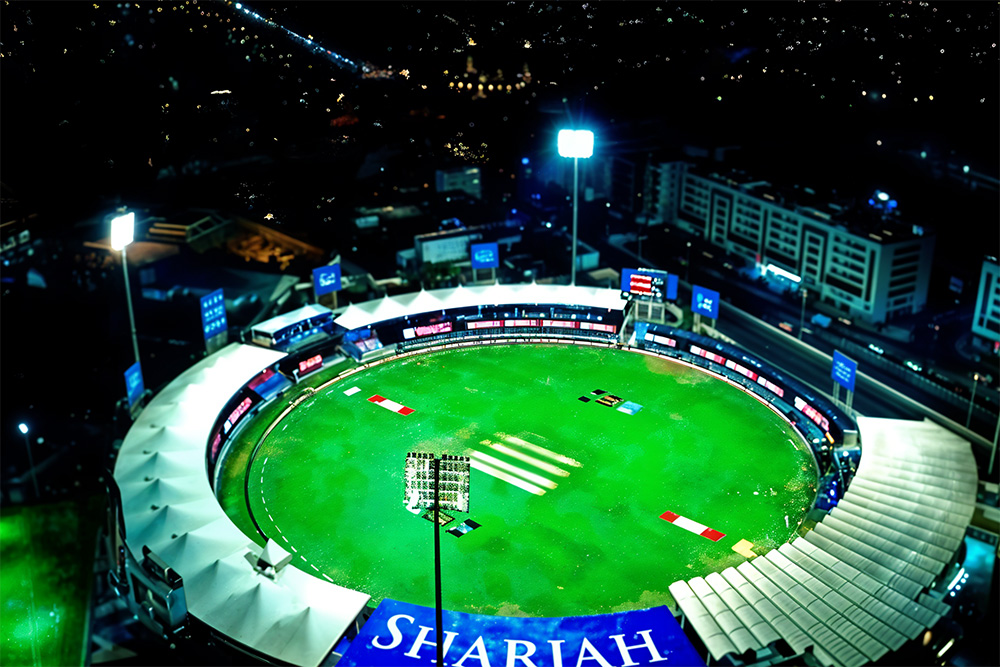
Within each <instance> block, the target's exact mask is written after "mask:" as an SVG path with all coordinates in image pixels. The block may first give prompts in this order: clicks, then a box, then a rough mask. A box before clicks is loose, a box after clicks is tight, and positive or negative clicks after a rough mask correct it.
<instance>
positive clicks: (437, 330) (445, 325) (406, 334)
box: [403, 322, 452, 340]
mask: <svg viewBox="0 0 1000 667" xmlns="http://www.w3.org/2000/svg"><path fill="white" fill-rule="evenodd" d="M451 328H452V327H451V322H438V323H437V324H428V325H426V326H422V327H410V328H407V329H403V338H405V339H407V340H409V339H411V338H418V337H420V336H433V335H434V334H442V333H448V332H450V331H451Z"/></svg>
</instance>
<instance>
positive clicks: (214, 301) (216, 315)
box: [201, 289, 228, 340]
mask: <svg viewBox="0 0 1000 667" xmlns="http://www.w3.org/2000/svg"><path fill="white" fill-rule="evenodd" d="M201 328H202V331H203V332H204V334H205V340H208V339H209V338H211V337H212V336H217V335H219V334H220V333H222V332H223V331H225V330H226V329H227V328H228V325H227V324H226V299H225V297H223V296H222V290H221V289H217V290H215V291H214V292H212V293H211V294H208V295H206V296H203V297H201Z"/></svg>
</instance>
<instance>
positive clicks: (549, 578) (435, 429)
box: [220, 345, 816, 616]
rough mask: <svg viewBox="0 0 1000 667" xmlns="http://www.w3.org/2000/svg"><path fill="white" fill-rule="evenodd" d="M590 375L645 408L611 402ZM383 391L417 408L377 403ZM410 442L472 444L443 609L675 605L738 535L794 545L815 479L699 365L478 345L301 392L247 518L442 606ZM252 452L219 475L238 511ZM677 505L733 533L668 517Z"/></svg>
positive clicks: (314, 553)
mask: <svg viewBox="0 0 1000 667" xmlns="http://www.w3.org/2000/svg"><path fill="white" fill-rule="evenodd" d="M355 386H356V387H358V388H359V389H360V391H359V392H358V393H355V394H354V395H351V396H347V395H345V393H344V391H345V390H347V389H349V388H351V387H355ZM594 390H604V391H606V392H608V393H610V394H614V395H616V396H618V397H620V398H622V399H624V400H626V401H632V402H635V403H638V404H640V405H641V406H642V409H641V410H640V411H639V412H638V413H636V414H634V415H629V414H625V413H623V412H619V411H617V410H616V409H614V408H612V407H606V406H604V405H600V404H598V403H597V399H598V398H599V396H597V395H592V394H591V392H592V391H594ZM376 394H378V395H381V396H384V397H385V398H387V399H389V400H391V401H395V402H397V403H398V404H401V405H405V406H407V407H409V408H412V409H413V410H414V412H413V413H412V414H408V415H403V414H398V413H397V412H394V411H392V410H389V409H385V407H383V406H380V405H377V404H375V403H372V402H369V400H368V399H369V398H370V397H372V396H374V395H376ZM581 396H585V397H587V398H590V399H592V400H590V401H589V402H583V401H580V400H579V397H581ZM414 450H422V451H430V452H434V453H436V454H442V453H450V454H465V455H471V456H472V457H473V468H474V469H473V471H472V480H471V496H472V500H471V512H470V514H468V515H462V514H458V513H453V515H454V516H455V517H456V520H455V522H454V524H458V523H460V522H461V521H462V520H464V519H466V518H471V519H473V520H474V521H475V522H477V523H479V524H481V527H480V528H478V529H476V530H474V531H472V532H469V533H467V534H465V535H464V536H462V537H454V536H452V535H449V534H442V537H441V539H442V563H443V572H444V575H443V578H444V585H443V597H444V605H445V607H447V608H449V609H454V610H458V611H468V612H474V613H485V614H500V615H510V616H513V615H530V616H568V615H577V614H593V613H604V612H610V611H622V610H628V609H636V608H646V607H650V606H654V605H657V604H664V603H669V602H671V599H670V596H669V593H668V592H667V586H668V585H669V584H670V583H671V582H673V581H675V580H677V579H680V578H688V577H692V576H695V575H703V574H707V573H709V572H712V571H717V570H720V569H722V568H724V567H726V566H729V565H736V564H738V563H740V562H741V561H742V560H744V556H741V555H739V554H737V553H735V552H734V551H733V549H732V547H733V546H734V545H735V544H736V543H737V542H739V541H740V540H741V539H745V540H748V541H750V542H752V543H753V544H754V548H755V550H756V551H757V552H758V553H762V552H764V551H766V550H767V549H770V548H774V547H777V546H779V545H780V544H782V543H783V542H785V541H787V540H788V539H789V538H790V537H791V536H792V535H793V534H794V533H795V531H796V528H797V526H798V523H799V522H800V521H801V520H802V519H803V518H804V516H805V514H806V512H807V511H808V509H809V508H810V507H811V506H812V504H813V501H814V500H815V493H816V470H815V465H814V462H813V458H812V454H811V453H810V452H809V451H808V448H807V447H806V446H805V445H804V444H803V443H802V442H801V440H800V439H799V438H798V436H797V435H796V434H795V432H794V431H793V429H792V428H791V427H790V426H789V425H788V424H787V423H786V422H784V421H783V420H782V419H781V418H780V417H778V416H777V415H776V414H775V413H774V412H772V411H771V410H769V409H768V408H767V407H765V406H764V405H762V404H761V403H760V402H759V401H757V400H756V399H754V398H753V397H751V396H748V395H747V394H745V393H744V392H742V391H740V390H739V389H736V388H735V387H732V386H731V385H729V384H727V383H725V382H722V381H719V380H717V379H715V378H713V377H711V376H709V375H707V374H706V373H703V372H701V371H698V370H696V369H692V368H688V367H686V366H683V365H682V364H679V363H676V362H671V361H667V360H663V359H659V358H653V357H649V356H646V355H641V354H634V353H628V352H621V351H617V350H613V349H603V348H592V347H579V346H553V345H545V346H541V345H533V346H532V345H515V346H486V347H482V348H475V349H461V350H449V351H444V352H436V353H433V354H427V355H420V356H416V357H410V358H407V359H404V360H400V361H394V362H390V363H386V364H382V365H379V366H376V367H373V368H370V369H368V370H365V371H363V372H361V373H358V374H356V375H353V376H350V377H348V378H346V379H344V380H343V381H341V382H337V383H334V384H333V385H331V386H329V387H327V388H326V389H324V390H323V391H322V392H320V393H318V394H317V395H316V396H315V397H312V398H310V399H308V400H306V401H304V402H303V403H302V404H301V405H299V407H297V408H295V409H294V410H293V411H291V412H290V413H289V414H288V415H287V416H285V417H284V419H282V420H281V421H280V422H279V423H277V425H276V426H275V428H274V429H273V430H272V431H271V432H270V434H269V435H268V437H267V438H266V439H265V440H264V441H263V443H262V444H261V447H260V450H259V452H258V454H257V456H256V458H255V459H254V461H253V464H252V468H251V473H250V483H249V498H250V504H251V508H252V511H253V513H254V517H255V518H256V520H257V522H258V523H259V524H260V526H261V528H262V529H263V530H264V532H265V533H267V535H269V536H271V537H273V538H275V539H276V540H278V541H279V542H280V543H281V544H282V546H285V547H286V548H288V549H289V550H290V551H293V552H294V553H295V564H296V566H298V567H299V568H302V569H304V570H305V571H313V572H314V573H315V574H316V575H317V576H323V577H325V578H327V579H328V580H331V581H333V582H335V583H337V584H340V585H342V586H346V587H348V588H352V589H355V590H361V591H364V592H366V593H368V594H370V595H371V596H372V597H373V598H374V599H375V601H378V600H381V599H382V598H385V597H391V598H393V599H398V600H403V601H407V602H413V603H416V604H422V605H427V606H433V604H434V575H433V533H432V528H431V525H430V523H429V522H428V521H426V520H424V519H423V518H421V517H420V516H419V515H415V514H413V513H411V512H410V511H408V510H407V508H406V507H405V503H404V498H403V464H404V461H405V456H406V453H407V452H409V451H414ZM245 462H246V458H245V455H244V456H243V457H242V465H239V464H237V465H236V466H234V468H236V469H235V470H229V471H228V472H227V474H225V475H223V481H222V482H221V483H220V487H221V488H220V498H221V500H222V502H223V505H224V506H226V507H227V508H228V509H229V511H230V512H231V514H233V515H238V514H239V513H240V512H239V509H238V508H239V506H240V505H241V504H244V507H245V501H244V497H245V496H244V489H243V475H242V471H241V470H240V469H241V468H244V469H245V465H246V463H245ZM227 465H228V463H227ZM667 511H669V512H673V513H676V514H679V515H682V516H684V517H686V518H688V519H690V520H692V521H694V522H697V523H700V524H703V525H705V526H708V527H709V528H712V529H715V530H717V531H719V532H721V533H724V534H725V537H723V538H722V539H720V540H719V541H717V542H714V541H712V540H710V539H707V538H705V537H702V536H700V535H698V534H695V533H692V532H689V531H688V530H685V529H683V528H681V527H679V526H678V525H676V524H671V523H668V522H667V521H665V520H663V519H661V518H660V516H661V515H662V514H663V513H664V512H667ZM243 513H244V514H245V509H244V510H243ZM786 515H787V516H788V524H787V525H786V519H785V517H786ZM454 524H453V525H454ZM241 525H245V521H244V522H243V523H242V524H241Z"/></svg>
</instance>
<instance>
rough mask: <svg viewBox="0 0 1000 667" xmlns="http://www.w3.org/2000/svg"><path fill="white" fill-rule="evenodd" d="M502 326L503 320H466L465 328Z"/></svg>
mask: <svg viewBox="0 0 1000 667" xmlns="http://www.w3.org/2000/svg"><path fill="white" fill-rule="evenodd" d="M502 326H503V320H480V321H478V322H466V323H465V328H466V329H498V328H500V327H502Z"/></svg>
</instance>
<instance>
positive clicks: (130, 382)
mask: <svg viewBox="0 0 1000 667" xmlns="http://www.w3.org/2000/svg"><path fill="white" fill-rule="evenodd" d="M125 391H126V393H127V394H128V407H129V408H131V407H132V406H133V405H135V404H136V403H138V402H139V399H140V398H142V394H143V392H144V391H146V388H145V387H144V386H143V381H142V367H141V366H140V365H139V362H138V361H137V362H135V363H134V364H132V365H131V366H129V369H128V370H127V371H125Z"/></svg>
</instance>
